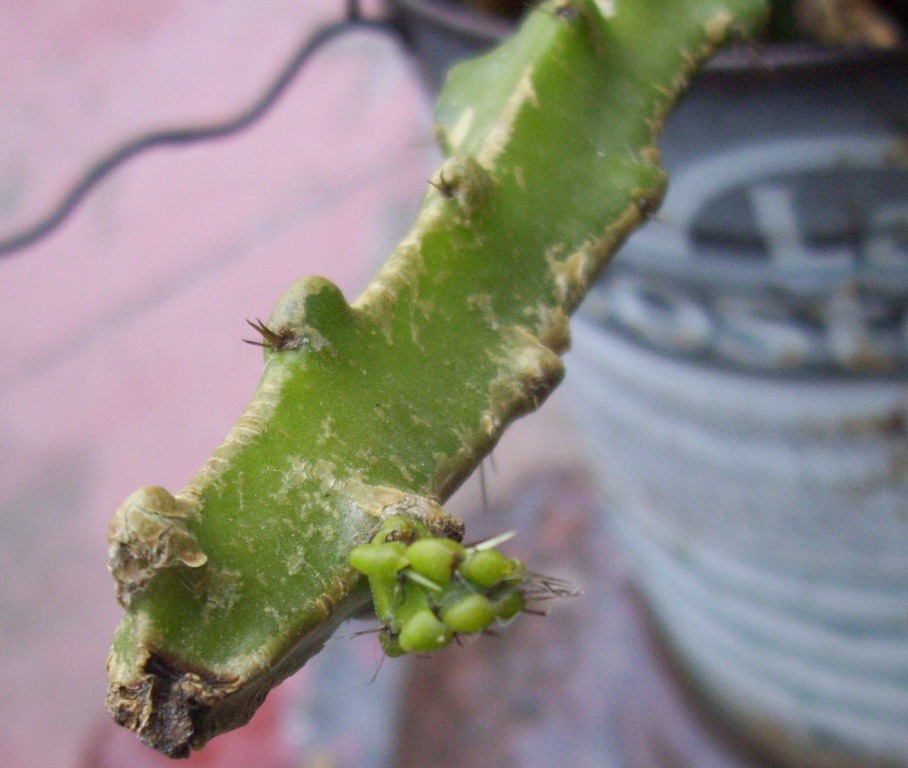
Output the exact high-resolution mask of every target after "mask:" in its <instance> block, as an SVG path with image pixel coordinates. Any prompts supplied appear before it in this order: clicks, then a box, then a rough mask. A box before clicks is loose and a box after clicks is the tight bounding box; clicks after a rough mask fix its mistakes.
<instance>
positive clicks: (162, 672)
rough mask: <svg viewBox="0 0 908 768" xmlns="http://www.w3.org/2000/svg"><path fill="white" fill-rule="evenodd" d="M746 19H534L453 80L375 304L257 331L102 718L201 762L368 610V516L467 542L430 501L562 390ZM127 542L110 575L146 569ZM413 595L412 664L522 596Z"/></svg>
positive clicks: (605, 12) (315, 302)
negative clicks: (584, 303) (666, 159)
mask: <svg viewBox="0 0 908 768" xmlns="http://www.w3.org/2000/svg"><path fill="white" fill-rule="evenodd" d="M762 9H763V2H762V0H614V1H613V2H605V0H598V1H595V2H594V0H567V1H565V0H560V1H551V0H550V2H547V3H543V4H542V5H541V6H540V7H539V8H538V9H537V11H536V12H533V13H530V14H528V15H527V18H526V21H525V23H524V25H523V26H522V28H521V30H520V32H519V33H518V34H517V35H515V36H514V37H513V38H512V39H510V40H509V41H507V42H506V43H504V44H503V45H502V46H501V47H500V48H499V49H497V50H496V51H494V52H492V53H490V54H488V55H486V56H483V57H481V58H478V59H476V60H474V61H471V62H466V63H464V64H462V65H460V66H458V67H457V68H455V69H454V70H453V71H452V72H451V74H450V76H449V78H448V82H447V84H446V86H445V90H444V93H443V95H442V98H441V99H440V101H439V105H438V109H437V122H438V128H437V131H436V132H437V135H438V136H439V139H440V144H441V145H442V149H443V150H444V151H445V152H446V153H447V154H448V155H449V157H448V159H447V160H446V161H445V163H444V165H443V166H442V168H440V169H439V171H438V172H437V173H436V174H435V175H434V176H433V177H432V179H431V181H430V183H429V184H428V185H427V191H426V196H425V199H424V203H423V207H422V209H421V212H420V214H419V216H418V218H417V220H416V222H415V223H414V225H413V227H412V229H411V231H410V232H409V234H408V235H407V236H406V238H405V239H404V241H403V243H401V245H400V247H399V248H398V249H397V250H396V251H395V253H394V254H393V255H392V257H391V259H390V260H389V262H388V263H387V264H386V266H385V267H384V268H383V269H382V270H381V271H380V273H379V275H378V276H377V278H376V279H375V281H374V282H373V283H372V285H371V286H370V287H369V288H368V289H367V290H366V291H365V293H364V294H363V295H362V296H361V297H360V298H359V299H358V300H357V301H355V302H354V303H353V304H349V303H348V302H347V301H346V299H345V298H344V297H343V295H342V294H341V292H340V291H339V290H338V289H337V287H336V286H334V285H332V284H331V283H330V282H328V281H327V280H324V279H321V278H307V279H305V280H303V281H299V282H297V283H295V284H294V285H293V286H292V287H291V289H290V290H289V291H288V292H287V294H286V296H285V297H284V298H283V299H282V300H281V301H280V303H279V304H278V306H277V308H276V309H275V312H274V313H273V315H272V317H271V318H270V319H269V320H268V322H267V323H259V322H257V321H256V322H255V323H253V326H254V327H255V329H256V331H257V332H258V333H259V334H260V336H261V340H260V341H259V340H253V341H254V342H255V343H259V344H260V345H261V346H263V347H264V358H265V371H264V374H263V377H262V381H261V384H260V386H259V389H258V391H257V393H256V394H255V397H254V398H253V401H252V403H251V404H250V406H249V408H248V409H247V411H246V413H245V414H244V415H243V417H242V418H241V419H240V422H239V423H238V424H237V426H236V427H235V428H234V429H233V430H231V432H230V433H229V435H228V437H227V439H226V441H225V442H224V444H223V445H222V446H221V447H220V448H218V449H217V451H215V454H214V456H213V457H212V458H211V460H209V462H208V463H206V464H205V466H204V467H203V468H202V470H201V471H200V472H199V473H198V475H196V477H195V478H194V479H193V480H192V482H191V483H190V484H189V486H188V487H187V488H186V489H185V490H184V491H183V492H182V493H179V494H176V496H175V497H172V498H175V499H177V500H178V504H179V505H182V504H185V505H186V506H185V509H186V516H185V518H174V519H175V520H180V521H184V522H185V532H186V536H192V537H193V540H194V541H196V542H198V548H197V549H193V548H192V547H190V548H189V549H187V548H186V547H185V546H183V545H184V544H185V543H186V541H189V539H187V538H185V537H184V536H183V533H182V532H180V533H179V535H178V536H177V537H176V538H175V539H174V541H175V542H176V543H178V544H179V546H178V547H177V549H176V550H175V551H173V552H171V554H165V557H164V562H165V563H168V565H166V567H162V568H158V569H153V570H154V572H153V574H152V575H151V577H150V578H148V579H147V580H146V581H144V582H143V583H142V588H141V590H138V591H136V592H135V594H134V596H133V599H131V600H129V607H128V610H127V614H126V616H125V617H124V619H123V621H122V622H121V624H120V626H119V628H118V629H117V632H116V635H115V637H114V643H113V648H112V650H111V655H110V660H109V662H108V670H109V676H110V687H109V691H108V697H107V706H108V708H109V709H110V711H111V712H112V713H113V715H114V717H115V718H116V720H117V721H118V722H120V723H121V724H123V725H126V726H127V727H130V728H132V729H134V730H135V731H136V732H137V733H138V735H139V736H140V737H141V738H142V739H143V740H144V741H145V742H146V743H148V744H150V745H151V746H153V747H155V748H156V749H159V750H161V751H162V752H164V753H166V754H169V755H172V756H185V755H186V754H188V752H189V750H190V749H198V748H200V747H202V746H203V745H204V744H205V742H206V741H207V740H208V739H210V738H212V737H213V736H215V735H217V734H218V733H221V732H223V731H226V730H229V729H231V728H235V727H237V726H239V725H242V724H243V723H245V722H246V721H247V720H248V719H249V717H250V716H251V715H252V713H253V711H254V710H255V708H256V707H257V706H258V704H260V703H261V701H262V699H263V698H264V696H265V695H266V693H267V692H268V690H269V689H270V688H271V687H272V686H274V685H276V684H277V683H279V682H280V681H281V680H282V679H284V678H285V677H286V676H287V675H289V674H291V673H292V672H293V671H294V670H296V669H297V668H298V667H299V666H301V665H302V664H303V663H304V662H305V661H306V659H307V658H309V657H310V656H311V655H312V654H314V653H317V652H318V650H319V649H320V648H321V646H322V645H323V643H324V642H325V640H326V639H327V638H328V637H329V636H330V634H331V633H332V632H333V631H334V629H335V628H336V627H337V626H338V625H339V624H340V623H341V622H342V621H344V620H345V619H346V618H348V617H349V616H351V615H353V614H355V613H357V612H358V611H360V610H362V608H363V607H364V606H366V605H368V603H369V600H370V594H369V590H368V589H367V587H366V584H365V580H364V579H362V578H360V577H359V576H358V574H357V572H356V570H355V569H354V568H353V567H352V566H351V565H350V562H349V555H350V553H351V551H352V550H353V549H354V548H355V547H356V546H358V545H361V544H364V543H365V542H367V541H369V540H370V539H371V538H372V537H373V536H374V534H375V532H376V530H377V529H378V528H379V527H380V526H381V525H382V521H383V520H385V519H387V518H389V516H390V517H397V516H401V515H403V516H405V517H407V518H409V519H415V520H418V521H421V524H423V523H424V524H426V525H428V526H429V530H430V532H431V535H432V536H444V537H447V538H451V539H459V538H460V537H461V536H462V534H463V527H462V524H461V523H460V521H457V520H454V519H453V518H451V517H450V516H448V515H447V514H446V513H445V511H444V509H443V507H442V506H441V505H442V503H443V502H444V500H446V499H447V498H448V497H450V495H451V494H452V493H453V492H454V491H455V490H456V489H457V488H458V487H459V486H460V484H461V483H462V482H463V481H464V480H465V479H466V478H467V477H468V476H469V475H470V473H471V472H472V471H473V470H474V469H475V467H476V466H477V465H478V464H479V462H480V461H481V460H482V459H483V458H484V457H485V456H486V455H487V454H488V453H489V451H491V450H492V448H493V447H494V446H495V444H496V442H497V441H498V439H499V437H500V436H501V434H502V431H503V430H504V429H505V427H506V426H507V425H508V423H510V422H511V421H513V420H514V419H515V418H517V417H519V416H521V415H523V414H525V413H528V412H530V411H532V410H534V409H535V408H537V407H538V406H539V405H540V404H541V403H542V402H543V401H544V400H545V398H546V397H547V395H548V394H549V392H551V390H552V389H553V388H554V387H555V386H556V385H557V383H558V382H559V380H560V379H561V376H562V374H563V366H562V363H561V360H560V358H559V356H558V353H560V352H563V351H564V350H565V349H566V348H567V345H568V340H569V330H568V322H567V317H568V314H569V313H570V312H571V311H572V310H573V309H574V308H575V307H576V306H577V304H578V302H579V301H580V300H581V299H582V297H583V295H584V293H585V291H586V289H587V288H588V286H589V285H590V283H591V281H592V280H594V279H595V276H596V275H597V274H598V272H599V271H600V270H601V269H602V268H603V266H604V265H605V263H606V262H607V260H608V258H609V256H610V255H611V253H612V252H614V250H615V249H616V248H617V247H618V246H619V245H620V244H621V242H622V241H623V240H624V238H626V237H627V235H628V234H629V233H630V231H631V230H632V229H633V228H634V227H635V226H636V225H637V224H638V223H640V222H641V221H642V220H644V219H645V218H646V216H648V215H649V214H650V213H651V212H652V211H653V210H654V208H655V206H656V205H657V203H658V201H659V199H660V197H661V194H662V192H663V189H664V186H665V178H664V174H663V173H662V171H661V170H660V169H659V168H658V166H657V165H656V162H657V160H658V152H657V151H656V150H655V149H654V144H655V141H656V138H657V134H658V131H659V130H660V128H661V121H662V120H663V119H664V117H665V115H666V114H667V112H668V110H669V109H670V107H671V105H672V104H673V103H674V101H675V99H676V98H677V96H678V95H679V94H680V92H681V90H682V89H683V88H684V86H685V85H686V83H687V81H688V78H689V77H690V75H691V73H692V72H693V70H694V67H695V66H696V64H697V63H698V62H699V61H701V60H702V59H703V58H704V57H705V56H706V55H707V54H708V53H709V52H710V51H711V50H712V49H713V48H714V47H715V46H716V45H718V44H719V43H721V42H723V41H724V37H725V36H726V34H727V33H728V32H729V31H730V30H731V29H732V28H733V27H737V26H738V25H741V26H747V25H749V24H754V23H756V21H757V20H758V18H759V17H760V16H761V13H762ZM179 509H183V507H182V506H180V507H179ZM165 517H167V516H166V515H165ZM168 519H170V518H168ZM174 530H178V529H177V528H174ZM180 530H181V529H180ZM143 536H144V534H143ZM127 538H128V537H127ZM140 538H142V537H140ZM130 541H132V540H129V541H127V542H126V544H125V545H124V546H125V550H124V551H123V553H122V554H123V556H124V558H125V559H126V560H128V559H129V558H130V557H132V556H136V555H141V551H140V549H141V547H139V548H137V549H136V550H135V551H130V548H131V547H132V546H133V545H132V544H131V543H130ZM118 546H119V544H118ZM193 546H194V545H193ZM170 551H171V550H170V549H169V545H168V552H170ZM199 553H203V555H202V554H199ZM202 556H204V558H206V559H205V560H204V562H203V561H202ZM487 559H488V558H487ZM124 562H125V560H124ZM469 568H470V566H467V569H468V570H469ZM414 573H417V575H418V572H417V571H414ZM418 578H419V577H418ZM418 578H417V579H413V578H410V579H409V583H411V585H416V586H410V587H408V589H410V590H411V592H412V593H413V595H412V596H413V598H414V602H413V603H412V604H411V605H412V606H413V613H412V615H408V616H406V617H404V616H398V618H400V620H401V622H402V624H401V626H400V627H397V628H395V629H394V632H395V634H397V635H398V636H397V638H396V641H395V642H400V639H401V637H402V638H403V644H404V645H405V646H407V649H413V650H418V649H420V648H428V647H430V646H439V645H441V644H443V643H444V642H445V641H446V640H447V639H449V633H451V635H450V636H453V632H454V630H453V629H452V625H448V624H445V621H444V616H445V615H447V613H446V612H448V611H451V613H450V619H451V622H452V623H453V626H456V627H459V628H461V629H463V630H464V631H467V630H468V629H469V628H472V627H477V626H482V625H483V623H484V622H486V621H487V619H488V616H489V609H490V607H491V610H492V612H493V613H494V615H495V616H497V617H498V618H497V619H496V621H506V620H508V619H510V618H513V617H514V616H516V615H517V614H518V613H519V612H520V610H521V609H522V607H523V606H522V604H521V602H520V601H521V599H522V598H521V595H520V593H518V592H516V591H512V592H511V593H510V597H509V599H507V600H505V599H504V597H505V596H504V595H499V594H498V593H497V592H496V593H494V594H491V593H490V594H483V597H485V598H487V599H488V600H489V601H490V603H491V605H486V604H485V603H483V602H482V601H481V600H472V601H471V602H467V603H463V604H461V603H462V600H461V599H460V597H465V596H460V597H458V599H457V600H456V601H455V603H454V604H452V605H451V606H449V605H446V604H445V605H441V604H438V605H435V604H434V603H432V602H431V601H430V600H429V598H427V597H426V596H425V595H421V594H419V589H420V588H421V587H420V586H419V584H418V583H417V582H418ZM422 578H425V577H422ZM547 585H548V586H547ZM541 586H542V588H549V587H550V586H553V585H552V584H551V582H544V583H542V584H541ZM422 587H425V584H423V585H422ZM429 591H431V592H435V591H436V590H429ZM514 595H516V596H517V597H516V598H515V597H514ZM499 598H500V601H499ZM420 601H423V603H424V604H420ZM496 601H498V602H496ZM455 606H456V610H455ZM424 608H428V610H429V613H428V614H427V613H426V612H425V611H424V610H423V609H424ZM433 609H435V610H437V611H439V613H438V615H436V613H434V612H433ZM389 615H390V614H389ZM392 618H394V617H392ZM410 620H413V622H414V623H413V624H412V626H411V627H410V626H409V622H410ZM439 623H440V625H441V629H439ZM403 624H407V625H408V627H409V629H407V631H406V632H404V626H403ZM402 650H406V649H404V648H402Z"/></svg>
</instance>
